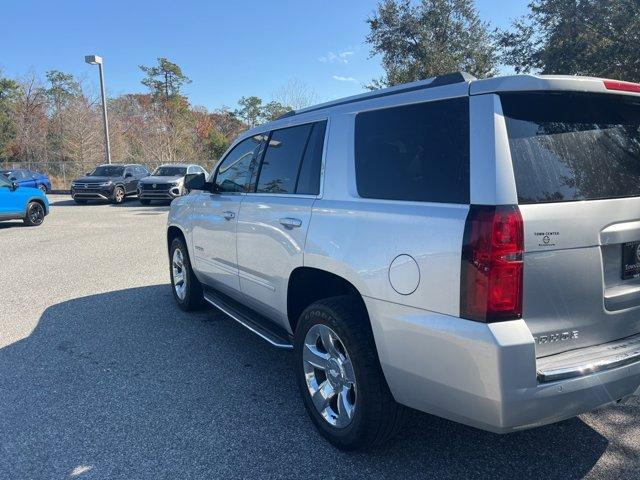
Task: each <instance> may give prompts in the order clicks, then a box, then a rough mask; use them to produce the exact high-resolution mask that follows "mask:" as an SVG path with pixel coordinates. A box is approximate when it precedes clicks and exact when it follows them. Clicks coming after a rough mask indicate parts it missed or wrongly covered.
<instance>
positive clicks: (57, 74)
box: [45, 70, 82, 112]
mask: <svg viewBox="0 0 640 480" xmlns="http://www.w3.org/2000/svg"><path fill="white" fill-rule="evenodd" d="M46 76H47V82H48V83H49V87H48V88H47V89H46V90H45V93H46V94H47V97H49V99H50V101H51V103H52V105H53V108H54V110H55V111H56V112H58V111H60V110H61V109H62V108H63V107H64V106H66V105H67V104H68V103H69V102H70V101H71V100H72V99H73V98H75V97H78V96H80V95H81V94H82V89H81V88H80V84H79V83H78V82H77V81H76V79H75V78H74V77H73V75H71V74H69V73H64V72H61V71H59V70H49V71H48V72H47V74H46Z"/></svg>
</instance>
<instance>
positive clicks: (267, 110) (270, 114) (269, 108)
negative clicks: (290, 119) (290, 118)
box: [262, 100, 292, 121]
mask: <svg viewBox="0 0 640 480" xmlns="http://www.w3.org/2000/svg"><path fill="white" fill-rule="evenodd" d="M291 110H292V109H291V108H290V107H287V106H286V105H283V104H281V103H280V102H277V101H275V100H272V101H271V102H269V103H267V104H266V105H265V106H264V108H263V109H262V117H263V118H264V119H265V120H267V121H271V120H275V119H276V118H278V117H280V116H281V115H284V114H285V113H287V112H290V111H291Z"/></svg>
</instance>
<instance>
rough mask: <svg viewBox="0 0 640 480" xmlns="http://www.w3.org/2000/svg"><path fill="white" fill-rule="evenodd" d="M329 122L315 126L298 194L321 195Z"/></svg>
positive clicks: (305, 154)
mask: <svg viewBox="0 0 640 480" xmlns="http://www.w3.org/2000/svg"><path fill="white" fill-rule="evenodd" d="M326 127H327V122H319V123H316V124H314V125H313V128H312V130H311V137H309V141H308V143H307V148H306V149H305V152H304V157H303V160H302V166H301V167H300V175H299V177H298V185H297V187H296V193H302V194H307V195H318V193H320V169H321V167H322V149H323V147H324V132H325V129H326Z"/></svg>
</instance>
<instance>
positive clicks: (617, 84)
mask: <svg viewBox="0 0 640 480" xmlns="http://www.w3.org/2000/svg"><path fill="white" fill-rule="evenodd" d="M604 87H605V88H606V89H607V90H619V91H621V92H636V93H640V83H631V82H621V81H619V80H605V81H604Z"/></svg>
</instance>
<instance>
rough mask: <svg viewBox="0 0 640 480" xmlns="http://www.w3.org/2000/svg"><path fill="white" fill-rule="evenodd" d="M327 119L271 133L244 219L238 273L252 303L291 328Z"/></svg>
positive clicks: (246, 200)
mask: <svg viewBox="0 0 640 480" xmlns="http://www.w3.org/2000/svg"><path fill="white" fill-rule="evenodd" d="M325 130H326V121H323V122H316V123H308V124H304V125H298V126H295V127H289V128H284V129H280V130H274V131H273V132H271V135H270V137H269V141H268V142H267V147H266V151H265V153H264V156H263V159H262V162H261V165H260V169H259V176H258V181H257V185H256V188H255V191H253V192H250V193H247V195H246V196H245V198H244V200H243V202H242V205H241V207H240V215H239V218H238V240H237V242H238V272H239V276H240V289H241V290H242V292H243V294H245V296H246V302H247V303H249V304H250V305H251V306H252V307H253V308H255V309H257V310H259V311H260V312H262V313H263V314H265V315H266V316H268V317H270V318H273V319H274V320H276V322H277V323H278V324H279V325H280V326H281V327H283V328H285V329H288V328H289V322H288V317H287V287H288V282H289V277H290V275H291V272H292V271H293V270H294V269H295V268H297V267H301V266H302V265H303V252H304V246H305V239H306V233H307V229H308V228H309V222H310V219H311V208H312V207H313V203H314V201H315V199H316V196H317V195H318V194H319V188H320V169H321V163H322V152H323V145H324V137H325Z"/></svg>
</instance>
